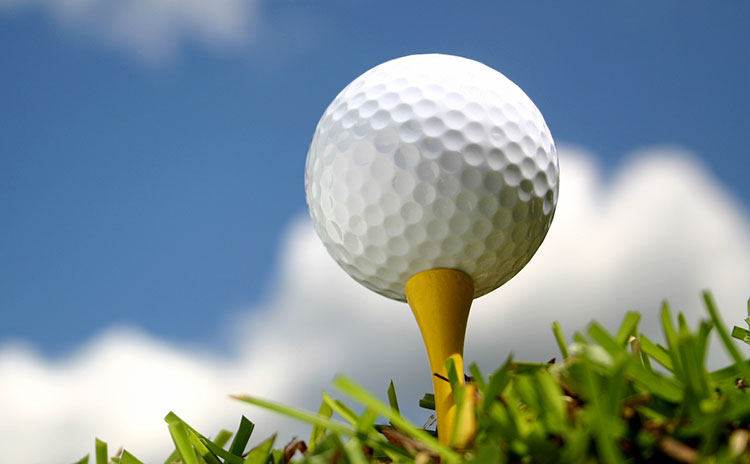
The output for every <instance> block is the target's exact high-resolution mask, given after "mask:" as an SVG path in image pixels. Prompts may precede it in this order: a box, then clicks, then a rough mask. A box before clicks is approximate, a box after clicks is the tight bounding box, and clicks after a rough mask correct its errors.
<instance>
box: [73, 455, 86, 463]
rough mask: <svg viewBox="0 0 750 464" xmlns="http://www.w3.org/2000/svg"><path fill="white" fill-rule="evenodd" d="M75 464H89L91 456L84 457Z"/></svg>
mask: <svg viewBox="0 0 750 464" xmlns="http://www.w3.org/2000/svg"><path fill="white" fill-rule="evenodd" d="M74 464H89V455H88V454H87V455H86V456H84V457H82V458H81V459H80V460H78V461H76V462H75V463H74Z"/></svg>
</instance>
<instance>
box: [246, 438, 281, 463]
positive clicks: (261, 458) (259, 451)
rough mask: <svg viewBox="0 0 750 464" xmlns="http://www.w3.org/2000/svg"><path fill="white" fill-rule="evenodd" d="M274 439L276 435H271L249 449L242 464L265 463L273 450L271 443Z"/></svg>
mask: <svg viewBox="0 0 750 464" xmlns="http://www.w3.org/2000/svg"><path fill="white" fill-rule="evenodd" d="M275 441H276V435H275V434H274V435H271V437H270V438H267V439H266V440H265V441H263V442H262V443H261V444H259V445H258V446H256V447H255V448H253V449H252V450H250V452H249V453H248V454H247V458H245V462H244V464H266V463H267V462H268V458H269V457H270V456H271V451H272V450H273V443H274V442H275Z"/></svg>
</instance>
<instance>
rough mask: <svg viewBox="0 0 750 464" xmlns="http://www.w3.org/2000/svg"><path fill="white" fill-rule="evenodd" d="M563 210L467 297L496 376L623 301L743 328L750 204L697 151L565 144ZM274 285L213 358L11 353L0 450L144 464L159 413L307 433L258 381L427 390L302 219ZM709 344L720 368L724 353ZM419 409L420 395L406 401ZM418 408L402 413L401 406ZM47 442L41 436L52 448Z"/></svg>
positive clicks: (157, 431)
mask: <svg viewBox="0 0 750 464" xmlns="http://www.w3.org/2000/svg"><path fill="white" fill-rule="evenodd" d="M560 156H561V170H562V171H561V179H562V181H561V182H562V183H561V187H560V188H561V190H560V199H559V206H558V210H557V213H556V217H555V220H554V222H553V224H552V228H551V230H550V233H549V235H548V237H547V239H546V240H545V242H544V243H543V244H542V246H541V248H540V249H539V251H538V252H537V254H536V256H535V257H534V259H532V261H531V262H530V263H529V265H528V266H527V267H526V268H525V269H524V270H523V271H521V273H520V274H518V275H517V276H516V277H515V278H513V279H512V280H511V281H510V282H508V283H507V284H506V285H504V286H503V287H501V288H500V289H498V290H496V291H495V292H493V293H491V294H489V295H486V296H484V297H482V298H479V299H478V300H476V301H475V303H474V307H473V308H472V315H471V317H470V320H469V329H468V334H467V343H466V355H467V356H466V357H467V359H470V360H477V361H479V363H480V366H481V367H483V368H484V369H485V370H486V371H487V370H491V369H493V368H495V367H496V366H497V365H498V364H500V363H501V362H502V360H503V359H504V358H505V357H506V356H507V354H508V352H509V351H510V350H511V349H512V350H514V351H515V353H516V357H517V358H518V359H524V360H536V361H546V360H547V359H549V358H551V357H553V356H556V355H557V350H556V348H555V344H554V341H553V340H552V337H551V336H550V334H551V332H550V329H549V324H550V322H551V321H553V320H559V321H560V322H561V324H562V326H563V328H564V329H565V331H566V333H567V334H568V335H569V336H570V334H572V331H574V330H581V329H583V328H584V327H585V324H586V322H587V321H589V320H591V319H592V318H595V319H598V320H599V321H601V322H603V323H604V324H605V325H606V326H609V327H613V326H614V325H615V324H616V323H617V322H618V321H619V320H620V318H621V317H622V315H623V313H624V312H625V311H627V310H638V311H641V312H642V313H643V315H644V325H643V329H644V331H645V332H646V333H648V334H649V335H652V336H654V337H655V338H658V337H659V334H658V331H657V329H656V327H657V315H658V309H659V305H660V303H661V301H662V299H664V298H668V299H669V300H670V302H671V303H672V304H673V307H674V308H675V309H678V310H682V311H685V313H686V315H687V317H688V320H689V321H691V322H692V323H696V322H697V320H698V319H699V318H701V317H703V310H702V307H701V303H700V299H699V292H700V291H701V290H702V289H704V288H710V289H711V290H712V291H713V292H714V295H715V297H716V299H717V301H718V304H719V307H720V308H721V310H722V311H723V312H722V315H723V317H724V320H725V321H726V322H727V323H728V324H738V323H740V322H741V321H742V319H743V318H744V317H745V314H744V307H745V303H746V299H747V297H748V296H749V295H750V221H749V220H748V216H747V212H746V211H744V210H743V209H742V207H741V206H740V205H739V204H738V203H737V202H736V201H735V200H734V199H733V198H731V197H730V196H729V195H728V194H727V193H726V191H724V189H723V188H722V187H721V186H720V185H718V184H717V183H716V181H715V180H714V179H713V178H711V177H710V176H709V175H708V174H707V173H706V171H705V169H704V168H703V167H702V166H701V165H700V164H699V162H698V161H696V159H695V158H694V157H693V156H691V155H690V154H689V153H686V152H684V151H680V150H678V149H675V148H670V147H657V148H652V149H649V150H645V151H642V152H640V153H637V154H634V155H633V156H632V157H631V158H630V161H629V162H628V163H627V164H625V165H623V166H622V167H621V168H620V169H619V170H617V172H616V173H615V175H614V176H613V177H612V178H605V177H604V176H603V175H602V173H601V172H599V170H598V169H597V167H596V164H595V163H594V161H593V160H594V157H593V156H591V155H590V154H587V153H586V152H585V151H583V150H581V149H579V148H575V147H562V148H561V149H560ZM285 244H286V245H285V246H284V251H283V253H282V256H281V257H280V259H281V265H280V266H279V268H280V271H279V275H278V276H276V283H275V285H276V288H275V292H274V296H273V297H272V298H271V299H270V300H269V301H268V302H267V303H265V304H263V305H261V306H259V307H256V308H249V309H248V311H247V312H246V314H245V316H243V318H242V319H241V320H238V321H234V322H235V323H234V324H233V326H234V330H235V332H234V333H233V334H232V337H233V339H234V340H235V350H234V352H233V354H232V355H231V356H217V355H210V354H207V353H202V352H201V351H200V350H198V349H195V348H191V347H185V346H177V345H174V344H169V343H165V342H162V341H159V340H156V339H154V338H152V337H150V336H148V335H145V334H143V333H140V332H139V331H137V330H134V329H122V328H121V329H116V330H112V331H110V332H105V333H102V334H101V335H100V336H99V337H98V338H97V339H96V340H94V341H92V342H91V343H89V344H87V345H86V346H85V347H83V348H82V349H81V350H80V351H79V352H78V353H77V354H75V355H73V356H72V357H70V358H69V359H66V360H63V361H58V362H50V361H48V360H45V359H42V358H40V357H38V356H36V355H35V354H34V353H33V351H32V350H31V349H29V348H28V347H26V348H24V347H20V346H14V347H6V348H4V349H3V350H1V351H0V411H3V420H2V421H0V448H2V449H3V450H4V458H5V459H7V460H8V461H9V462H40V463H46V462H50V463H52V462H66V461H67V462H72V461H73V460H75V459H76V458H79V457H80V456H81V455H83V454H84V453H86V452H88V451H90V450H91V449H92V447H93V439H94V437H95V436H98V437H100V438H102V439H104V440H106V441H108V442H109V443H110V444H111V446H117V445H121V444H122V445H124V446H126V447H127V448H128V449H129V450H131V451H132V452H134V453H135V454H136V455H138V456H140V457H141V459H145V460H146V461H147V462H151V461H158V460H160V459H164V457H165V456H166V453H167V452H168V448H169V445H170V440H169V437H168V434H167V431H166V426H165V424H164V423H163V421H162V418H163V416H164V415H165V414H166V413H167V412H168V411H169V410H174V411H175V412H176V413H177V414H178V415H180V416H182V417H183V418H184V419H186V420H187V421H189V422H190V423H192V424H194V425H195V426H197V427H198V428H199V429H200V430H204V431H215V430H218V429H219V428H221V427H224V428H232V427H235V426H236V424H237V422H238V420H239V417H240V414H245V415H247V416H248V417H249V418H250V419H251V420H253V421H256V422H257V423H258V428H257V429H256V438H258V439H260V438H264V437H265V436H268V435H270V434H271V433H272V432H273V431H275V430H281V431H282V432H283V433H282V439H288V438H290V437H291V434H293V433H304V434H305V435H303V436H305V437H306V434H307V433H309V429H307V428H306V427H305V426H303V425H301V424H296V423H294V422H291V421H284V420H282V419H281V418H279V417H278V416H275V415H270V414H267V413H265V412H263V411H261V410H259V409H256V408H252V407H249V406H247V405H244V404H242V403H237V402H234V401H232V400H230V399H228V398H227V396H226V395H227V394H228V393H238V392H247V393H251V394H254V395H258V396H262V397H266V398H271V399H274V400H277V401H282V402H285V403H290V404H294V405H298V406H301V407H305V408H308V409H314V408H317V406H318V402H319V399H320V392H321V390H322V389H324V388H326V387H327V386H328V385H329V384H330V381H331V379H332V378H333V376H334V375H335V374H336V373H337V372H344V373H346V374H348V375H350V376H352V377H354V378H355V380H357V381H359V382H361V383H363V384H364V385H365V386H367V387H368V388H370V389H373V390H375V391H380V392H383V393H384V391H385V388H386V384H387V381H388V379H390V378H393V379H394V381H395V383H396V387H397V390H398V392H399V397H400V399H401V403H402V409H405V410H406V413H407V414H408V415H409V416H410V417H412V418H413V420H415V421H417V422H419V421H423V420H425V419H426V418H427V416H428V415H427V414H426V413H425V412H424V411H420V410H418V408H416V407H415V406H414V403H415V402H416V400H417V398H418V397H421V394H422V393H424V392H425V391H428V390H429V389H430V388H431V385H430V377H429V371H428V367H427V362H426V356H425V353H424V348H423V346H422V342H421V338H420V335H419V332H418V330H417V327H416V323H415V322H414V321H413V319H412V316H411V314H410V311H409V309H408V307H407V306H406V305H404V304H402V303H398V302H394V301H390V300H387V299H385V298H383V297H381V296H379V295H376V294H374V293H372V292H370V291H368V290H366V289H364V288H363V287H361V286H359V285H358V284H357V283H356V282H354V281H353V280H352V279H350V278H349V277H348V276H347V275H346V274H345V273H344V272H343V271H342V270H341V269H339V268H338V267H337V266H336V264H335V263H334V262H333V260H332V259H331V258H330V257H329V256H328V255H327V254H326V252H325V250H324V248H323V246H322V245H321V244H320V242H319V241H318V239H317V237H316V236H315V234H314V232H313V230H312V227H311V225H310V223H309V221H308V220H307V219H298V220H296V221H294V222H293V223H292V224H291V225H290V227H289V230H288V235H287V237H286V238H285ZM717 348H718V347H716V346H714V347H713V351H712V353H711V359H712V362H713V363H714V365H716V366H717V367H718V366H719V365H721V364H722V363H723V362H725V361H724V359H725V358H723V356H721V352H720V350H718V349H717ZM409 405H411V406H409ZM404 406H406V407H404ZM40 442H41V443H43V444H44V446H39V443H40Z"/></svg>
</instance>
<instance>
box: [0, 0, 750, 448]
mask: <svg viewBox="0 0 750 464" xmlns="http://www.w3.org/2000/svg"><path fill="white" fill-rule="evenodd" d="M748 13H750V7H749V6H748V5H747V4H746V3H743V2H723V3H721V4H707V3H705V2H676V1H675V2H659V3H658V4H649V5H647V6H646V5H641V6H635V5H632V4H620V5H609V4H607V5H604V4H600V3H599V2H593V1H591V2H578V3H576V5H575V6H572V5H565V4H563V3H562V2H555V3H550V4H545V5H539V4H536V3H534V4H532V3H528V2H507V3H506V4H503V2H486V3H483V2H475V3H472V7H471V8H467V7H466V6H465V5H463V4H459V3H455V4H454V3H447V2H446V3H441V2H435V3H432V2H431V3H427V2H371V1H365V0H360V1H353V2H343V1H340V2H338V1H337V2H327V3H320V2H291V1H268V0H256V1H245V0H215V1H212V2H208V1H200V0H190V1H182V2H170V1H166V0H162V1H149V0H127V1H119V2H115V1H111V0H76V1H66V0H35V1H33V0H27V1H24V0H0V53H1V54H2V56H3V64H2V70H0V410H3V411H6V412H5V413H4V414H3V419H2V420H0V446H2V447H3V449H4V450H8V453H9V454H8V456H11V457H15V460H16V461H19V460H20V461H24V462H28V461H29V459H28V457H29V453H30V451H29V450H31V449H34V443H35V441H34V440H35V437H36V436H37V435H36V434H38V433H42V434H44V435H45V436H47V437H49V439H50V441H51V442H52V443H55V444H57V446H50V447H47V449H45V450H37V449H34V453H35V459H36V460H34V459H32V460H31V461H32V462H65V461H70V462H72V461H73V460H75V459H76V458H79V457H80V456H82V455H83V454H85V453H86V452H89V451H90V448H91V445H92V444H93V437H94V436H101V437H103V438H105V439H107V440H108V441H110V442H112V443H113V444H115V443H116V444H123V445H125V446H128V448H130V449H132V451H133V452H135V453H136V455H139V454H140V455H141V456H148V457H152V458H153V459H158V458H159V457H160V456H161V454H160V453H162V452H163V450H164V449H165V446H168V444H169V443H168V436H167V435H166V432H165V430H166V429H165V428H164V427H163V422H162V420H161V419H162V417H163V415H164V414H166V412H168V410H170V409H174V410H175V411H176V412H177V413H178V414H180V415H181V416H184V417H185V418H186V419H187V420H189V421H190V420H191V419H192V421H193V422H195V423H196V424H199V425H202V426H204V427H207V428H209V429H217V428H218V427H227V428H231V427H233V426H234V424H235V423H236V421H237V420H238V418H239V414H242V413H246V414H248V415H249V416H250V415H252V416H253V417H252V418H253V420H256V419H255V417H260V418H262V419H263V420H264V421H265V422H263V423H264V424H265V425H264V426H263V427H264V428H261V429H259V430H261V431H266V432H268V433H270V432H271V431H272V430H274V427H278V428H280V429H282V430H285V431H290V433H291V431H292V430H296V429H295V427H297V426H296V425H292V424H285V423H283V422H280V421H279V419H277V418H274V417H273V416H267V415H264V414H263V413H261V412H259V411H257V410H249V411H248V410H245V409H243V408H244V407H243V406H242V405H237V404H235V403H233V402H231V401H229V400H227V399H226V394H228V393H233V392H240V391H242V392H252V393H254V394H258V395H261V396H262V395H266V396H269V397H273V398H274V399H278V400H282V401H286V402H291V403H295V404H298V405H301V406H305V407H308V408H310V409H313V408H316V407H317V403H316V401H317V400H319V395H320V389H321V388H326V386H327V385H328V384H329V383H330V380H331V379H332V378H333V376H334V374H335V373H336V372H345V373H347V374H350V375H352V376H354V377H355V378H357V379H358V380H360V381H362V382H363V383H364V384H366V385H367V386H370V387H372V388H375V389H378V388H381V387H382V388H383V389H384V388H385V386H386V384H385V383H384V379H388V378H394V379H395V380H396V381H397V383H396V385H397V388H399V385H401V386H402V387H401V388H402V389H403V390H402V391H401V392H400V395H404V396H405V397H407V398H409V397H413V398H417V397H418V396H421V394H422V393H423V392H424V391H426V389H428V388H429V373H428V372H426V371H425V372H424V374H425V375H424V376H423V377H424V378H415V375H414V372H419V369H423V368H424V369H426V367H425V366H426V360H425V359H424V357H425V356H424V351H423V348H422V347H421V345H420V343H421V340H420V339H419V335H418V333H417V331H416V326H415V324H414V323H413V321H412V320H411V319H410V318H411V315H410V314H409V311H408V309H406V308H405V307H404V306H403V305H402V304H400V303H396V302H391V301H389V300H386V299H384V298H382V297H380V296H379V295H375V294H373V293H372V292H370V291H368V290H366V289H364V288H362V287H360V286H359V285H358V284H356V283H355V282H354V281H352V280H351V279H350V278H349V277H348V276H346V275H345V274H344V273H343V271H341V270H340V269H338V268H337V267H336V265H335V263H333V261H332V259H331V258H330V257H328V256H327V255H326V253H325V250H324V249H323V248H322V246H321V245H320V244H319V242H318V240H317V237H316V236H315V235H314V232H313V231H312V227H311V225H310V223H309V221H308V220H307V219H306V215H307V209H306V205H305V198H304V184H303V175H304V161H305V156H306V153H307V149H308V145H309V143H310V140H311V138H312V134H313V131H314V129H315V125H316V123H317V121H318V119H319V118H320V116H321V115H322V113H323V111H324V110H325V108H326V106H327V105H328V103H330V101H331V100H332V99H333V98H334V97H335V95H336V94H337V93H338V92H339V91H340V90H341V89H342V88H343V87H344V86H345V85H346V84H347V83H349V82H350V81H351V80H352V79H354V78H355V77H357V76H358V75H359V74H361V73H362V72H364V71H366V70H367V69H369V68H371V67H373V66H375V65H377V64H379V63H381V62H383V61H386V60H388V59H391V58H395V57H398V56H403V55H408V54H412V53H424V52H441V53H449V54H457V55H461V56H466V57H469V58H473V59H476V60H479V61H481V62H483V63H485V64H487V65H489V66H491V67H493V68H495V69H497V70H499V71H501V72H502V73H503V74H505V75H506V76H507V77H509V78H510V79H511V80H513V81H514V82H515V83H516V84H518V85H519V86H520V87H521V88H523V89H524V91H525V92H526V93H527V94H528V95H529V96H530V97H531V98H532V100H534V102H535V103H536V105H537V107H539V109H540V110H541V111H542V113H543V115H544V117H545V119H546V121H547V124H548V125H549V127H550V129H551V132H552V135H553V137H554V138H555V140H556V142H557V144H558V148H559V151H560V165H561V190H560V199H559V205H558V211H557V213H556V217H555V220H554V222H553V224H552V228H551V230H550V233H549V235H548V238H547V239H546V241H545V243H544V244H543V245H542V247H541V248H540V250H539V252H538V253H537V255H536V256H535V258H534V259H533V260H532V261H531V263H530V264H529V265H528V266H527V268H526V269H524V270H523V271H522V272H521V273H520V274H519V275H518V276H517V277H515V278H514V279H513V280H511V281H510V282H509V283H508V284H506V285H505V286H504V287H502V288H501V289H499V290H497V291H495V292H493V293H492V294H490V295H488V296H486V297H483V298H481V299H478V300H477V301H476V302H475V305H474V306H475V307H474V309H473V311H472V318H471V319H470V322H469V334H468V336H467V358H469V359H476V360H478V361H480V363H484V365H486V366H487V368H488V369H491V368H492V367H495V365H497V364H499V363H500V361H501V360H502V359H504V358H505V356H506V355H507V353H508V352H509V351H510V350H511V349H513V350H515V351H516V353H517V355H518V356H522V357H525V358H528V359H535V360H539V359H543V360H546V359H548V358H549V357H552V356H554V355H555V353H554V346H553V345H551V344H549V341H550V337H549V324H548V321H549V322H551V321H552V320H555V319H560V320H561V322H562V323H563V327H564V328H569V329H568V332H569V333H572V331H573V330H577V329H580V328H582V327H584V326H585V323H586V322H587V321H589V320H590V319H592V318H597V319H599V320H602V321H603V322H605V323H607V324H610V326H612V324H615V323H616V321H617V320H619V319H620V318H621V316H622V314H623V313H624V311H626V310H631V309H637V310H640V311H641V312H643V313H644V321H646V322H647V323H648V324H647V326H650V327H655V325H656V317H655V315H656V314H657V311H658V308H659V305H660V303H661V301H662V300H663V299H664V298H668V299H669V300H670V302H672V304H673V305H674V306H675V308H677V309H682V310H684V311H686V313H687V314H688V315H691V316H692V319H690V320H693V321H697V320H698V318H699V317H701V315H702V312H701V311H702V310H701V306H700V299H699V297H700V293H699V292H700V291H701V290H702V289H704V288H710V289H711V290H712V291H713V293H714V295H715V296H716V298H717V300H718V302H719V304H720V307H721V308H722V310H723V313H722V314H723V315H724V317H725V318H726V320H727V321H728V322H731V323H734V324H739V323H740V322H741V320H742V318H744V317H745V313H744V305H745V302H746V301H747V298H748V296H750V220H749V219H748V218H749V216H750V190H748V188H747V181H746V179H747V173H748V169H749V168H750V150H749V149H748V148H747V142H746V136H747V133H748V127H750V112H749V111H748V110H747V108H749V107H750V91H749V90H748V88H747V84H746V81H747V76H748V75H750V32H748V30H747V28H746V25H745V22H746V21H745V19H746V18H747V17H748ZM331 288H336V289H337V291H336V292H330V290H329V289H331ZM540 289H543V290H540ZM353 302H356V303H353ZM497 308H501V309H497ZM539 321H544V322H543V323H540V322H539ZM509 327H523V328H524V330H523V331H518V330H509ZM343 328H345V330H343ZM655 336H658V333H655ZM342 347H346V349H342ZM715 351H716V352H715V353H712V355H713V356H714V359H716V362H717V363H720V362H721V361H720V359H719V358H720V355H721V353H720V352H719V350H715ZM550 353H551V354H550ZM363 359H365V360H367V361H366V362H364V363H363V362H362V360H363ZM321 360H324V361H321ZM392 360H399V361H398V362H392ZM175 384H177V385H179V388H177V391H178V392H179V393H178V394H176V393H175V389H174V388H169V387H172V386H173V385H175ZM196 398H200V399H201V400H200V401H196ZM211 398H215V400H214V399H211ZM402 402H403V400H402ZM410 411H412V412H413V414H415V416H416V417H421V416H419V414H422V413H420V412H419V411H417V410H416V409H412V410H410ZM103 417H106V419H103ZM259 422H260V420H259ZM42 423H43V424H44V425H40V424H42ZM40 427H42V428H41V429H40ZM159 434H161V435H159ZM155 436H158V437H160V438H161V440H156V439H154V437H155ZM139 451H140V453H139ZM161 458H162V459H163V456H161Z"/></svg>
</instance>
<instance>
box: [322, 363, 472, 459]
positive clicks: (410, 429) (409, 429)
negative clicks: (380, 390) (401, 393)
mask: <svg viewBox="0 0 750 464" xmlns="http://www.w3.org/2000/svg"><path fill="white" fill-rule="evenodd" d="M333 384H334V386H336V388H338V389H339V390H340V391H341V392H342V393H345V394H347V395H349V396H350V397H352V398H353V399H355V400H357V401H359V402H360V403H362V404H363V405H365V406H366V407H369V408H372V410H374V411H375V412H377V413H378V414H380V415H382V416H384V417H386V418H387V419H388V420H390V421H391V423H392V424H393V425H394V426H395V427H397V428H398V429H400V430H401V431H402V432H404V433H406V434H408V435H411V436H412V437H413V438H416V439H418V440H420V441H422V442H423V443H424V444H425V445H427V446H429V447H430V448H432V449H433V450H435V451H436V452H438V453H439V454H440V455H441V456H442V457H443V458H444V459H445V460H446V461H449V462H455V461H458V460H459V459H460V456H459V454H458V453H456V452H455V451H453V450H452V449H450V448H448V447H447V446H445V445H443V444H442V443H440V442H439V441H438V440H437V439H436V438H434V437H433V436H431V435H429V434H428V433H427V432H425V431H424V430H422V429H420V428H418V427H417V426H415V425H414V424H412V423H411V422H409V421H408V420H406V419H405V418H403V417H402V416H401V415H400V414H398V413H396V412H394V411H393V410H391V408H390V407H388V406H387V405H386V404H384V403H382V402H380V401H379V400H378V399H377V398H376V397H375V396H374V395H372V394H371V393H370V392H368V391H367V390H365V389H363V388H362V387H360V386H359V385H357V384H356V383H354V381H352V380H351V379H349V378H347V377H345V376H338V377H336V379H334V381H333Z"/></svg>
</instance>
